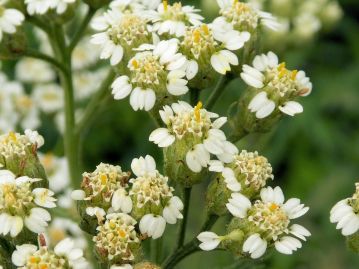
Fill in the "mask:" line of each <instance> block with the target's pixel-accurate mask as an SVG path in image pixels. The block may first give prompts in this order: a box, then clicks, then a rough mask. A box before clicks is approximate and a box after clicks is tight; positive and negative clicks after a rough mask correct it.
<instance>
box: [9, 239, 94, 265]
mask: <svg viewBox="0 0 359 269" xmlns="http://www.w3.org/2000/svg"><path fill="white" fill-rule="evenodd" d="M41 238H42V236H40V239H41ZM42 243H43V242H42ZM12 262H13V264H14V265H15V266H16V268H19V269H30V268H58V269H87V268H89V263H88V262H87V261H86V260H85V258H84V257H83V251H82V250H81V249H78V248H75V247H74V241H73V240H72V239H70V238H66V239H64V240H62V241H61V242H59V243H58V244H57V245H56V246H55V248H54V249H53V250H52V249H50V248H49V247H48V246H46V243H45V244H44V245H40V246H39V247H37V246H35V245H32V244H24V245H19V246H16V250H15V251H14V252H13V254H12Z"/></svg>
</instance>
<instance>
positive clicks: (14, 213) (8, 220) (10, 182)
mask: <svg viewBox="0 0 359 269" xmlns="http://www.w3.org/2000/svg"><path fill="white" fill-rule="evenodd" d="M38 181H41V179H38V178H29V177H26V176H24V177H19V178H16V177H15V175H14V174H13V173H12V172H10V171H8V170H0V221H1V223H2V225H1V229H0V234H2V235H4V236H5V235H7V234H10V236H11V237H16V236H17V235H18V234H19V233H20V232H21V231H22V230H23V228H24V226H26V228H27V229H29V230H30V231H32V232H34V233H41V232H44V230H45V228H46V227H47V225H48V224H47V222H49V221H50V220H51V216H50V214H49V213H48V211H47V210H46V209H44V208H54V207H56V204H55V201H56V199H55V198H54V197H53V195H54V193H53V192H52V191H50V190H48V189H46V188H36V187H35V186H34V183H35V182H38ZM43 207H44V208H43Z"/></svg>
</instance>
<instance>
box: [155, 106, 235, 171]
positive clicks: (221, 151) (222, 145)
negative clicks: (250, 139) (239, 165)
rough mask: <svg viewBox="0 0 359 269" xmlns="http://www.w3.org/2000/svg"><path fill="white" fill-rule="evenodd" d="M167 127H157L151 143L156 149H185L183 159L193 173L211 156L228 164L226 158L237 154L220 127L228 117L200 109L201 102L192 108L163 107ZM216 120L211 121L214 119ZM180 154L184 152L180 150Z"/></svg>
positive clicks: (207, 161)
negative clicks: (178, 147)
mask: <svg viewBox="0 0 359 269" xmlns="http://www.w3.org/2000/svg"><path fill="white" fill-rule="evenodd" d="M160 115H161V118H162V120H163V122H164V123H165V124H166V128H158V129H156V130H154V131H153V132H152V133H151V135H150V138H149V139H150V141H152V142H154V143H155V144H157V145H158V146H159V147H163V148H167V147H176V145H179V144H181V147H182V146H184V147H185V149H184V156H177V157H178V158H182V157H183V158H184V159H185V160H184V161H185V163H186V164H187V166H188V168H189V169H190V170H191V171H193V172H196V173H198V172H200V171H201V170H202V168H203V167H207V165H208V164H209V161H210V157H211V156H210V155H211V154H214V155H216V156H217V157H218V158H219V159H220V160H223V161H225V162H231V161H232V159H231V158H228V155H230V154H235V153H237V151H238V150H237V148H236V147H235V146H234V145H233V144H232V143H230V142H228V141H227V139H226V136H225V134H224V132H223V131H221V130H220V128H221V127H222V126H223V125H224V124H225V123H226V121H227V118H225V117H222V118H218V115H217V114H215V113H212V112H209V111H207V110H206V109H204V108H202V103H201V102H199V103H198V104H197V106H195V107H192V106H190V105H189V104H188V103H186V102H183V101H179V102H178V103H174V104H172V106H171V107H170V106H165V107H164V108H163V110H161V111H160ZM215 118H218V119H216V120H215V121H212V120H213V119H215ZM182 151H183V150H182Z"/></svg>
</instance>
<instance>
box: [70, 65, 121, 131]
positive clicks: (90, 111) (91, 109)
mask: <svg viewBox="0 0 359 269" xmlns="http://www.w3.org/2000/svg"><path fill="white" fill-rule="evenodd" d="M115 77H116V73H115V72H114V71H113V69H111V70H110V71H109V73H108V74H107V77H106V79H105V80H104V81H103V82H102V84H101V86H100V88H99V90H97V92H96V94H95V95H93V97H92V98H91V100H90V102H89V103H88V105H87V107H86V110H85V112H84V114H83V116H82V118H81V120H80V121H79V123H78V124H77V127H76V135H78V136H79V135H80V134H81V132H82V131H84V130H85V129H86V127H87V126H88V124H89V123H90V119H91V118H92V117H93V116H94V115H95V114H96V113H97V111H98V108H99V106H100V105H101V103H102V102H101V101H102V100H104V99H105V98H106V96H107V95H108V94H109V92H110V91H109V87H110V86H111V84H112V82H113V80H114V79H115Z"/></svg>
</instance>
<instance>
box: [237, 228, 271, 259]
mask: <svg viewBox="0 0 359 269" xmlns="http://www.w3.org/2000/svg"><path fill="white" fill-rule="evenodd" d="M266 249H267V241H266V240H264V239H262V238H261V237H260V235H259V234H252V235H251V236H249V237H248V238H247V240H246V241H245V242H244V244H243V251H244V252H248V253H249V254H250V256H251V258H252V259H258V258H260V257H262V256H263V254H264V253H265V251H266Z"/></svg>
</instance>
